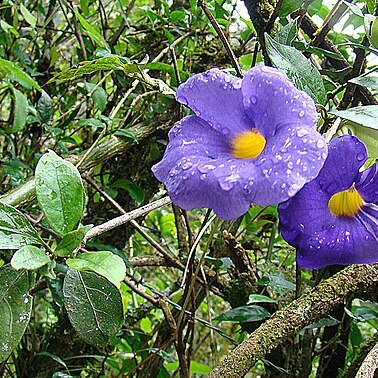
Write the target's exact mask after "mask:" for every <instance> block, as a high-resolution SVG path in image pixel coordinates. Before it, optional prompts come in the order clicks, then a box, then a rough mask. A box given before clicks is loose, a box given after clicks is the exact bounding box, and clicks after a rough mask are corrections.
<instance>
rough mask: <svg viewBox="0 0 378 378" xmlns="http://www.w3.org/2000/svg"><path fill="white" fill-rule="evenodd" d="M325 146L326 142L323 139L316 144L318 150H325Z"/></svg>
mask: <svg viewBox="0 0 378 378" xmlns="http://www.w3.org/2000/svg"><path fill="white" fill-rule="evenodd" d="M324 146H325V143H324V140H323V139H319V140H318V141H317V142H316V147H318V148H323V147H324Z"/></svg>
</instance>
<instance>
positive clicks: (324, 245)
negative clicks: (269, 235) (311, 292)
mask: <svg viewBox="0 0 378 378" xmlns="http://www.w3.org/2000/svg"><path fill="white" fill-rule="evenodd" d="M366 158H367V153H366V148H365V145H364V144H363V143H362V142H361V141H359V140H358V139H357V138H356V137H352V136H349V135H348V136H343V137H339V138H336V139H334V140H333V141H332V142H331V143H330V145H329V153H328V157H327V159H326V161H325V163H324V166H323V168H322V169H321V171H320V173H319V175H318V177H317V178H316V179H314V180H313V181H311V182H309V183H308V184H306V185H305V186H304V187H303V189H301V190H300V191H299V192H298V193H297V194H296V195H295V196H294V197H293V198H291V199H289V200H288V201H286V202H284V203H282V204H280V205H279V207H278V211H279V215H280V229H281V233H282V236H283V237H284V239H285V240H286V241H287V242H288V243H290V244H292V245H293V246H295V247H296V248H297V261H298V264H299V265H300V266H302V267H304V268H311V269H317V268H321V267H324V266H327V265H333V264H340V265H347V264H370V263H374V262H377V261H378V206H376V205H375V204H374V202H377V201H378V165H377V163H376V164H374V165H372V166H371V167H370V168H368V169H366V170H365V171H362V172H360V168H361V167H362V166H363V165H364V163H365V161H366Z"/></svg>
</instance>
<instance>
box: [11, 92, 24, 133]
mask: <svg viewBox="0 0 378 378" xmlns="http://www.w3.org/2000/svg"><path fill="white" fill-rule="evenodd" d="M12 91H13V97H14V113H13V126H12V127H10V128H9V129H7V132H10V133H17V132H20V131H23V130H24V127H25V125H26V116H27V115H28V111H29V109H28V100H27V98H26V96H25V95H24V94H23V93H22V92H20V91H19V90H18V89H16V88H12Z"/></svg>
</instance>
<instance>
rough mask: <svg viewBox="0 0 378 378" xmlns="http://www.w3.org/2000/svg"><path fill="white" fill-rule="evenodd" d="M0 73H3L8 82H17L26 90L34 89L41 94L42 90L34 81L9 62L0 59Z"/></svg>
mask: <svg viewBox="0 0 378 378" xmlns="http://www.w3.org/2000/svg"><path fill="white" fill-rule="evenodd" d="M0 72H1V73H4V74H5V75H6V76H7V77H8V78H9V79H10V80H16V81H18V82H19V83H20V84H21V85H22V86H24V87H26V88H27V89H30V88H35V89H37V90H39V91H40V92H42V88H41V87H40V86H39V84H38V83H37V82H36V81H35V80H33V79H32V78H31V77H30V76H29V75H28V74H27V73H25V72H24V71H22V70H21V69H20V68H18V67H17V66H16V65H15V64H14V63H12V62H10V61H9V60H5V59H1V58H0Z"/></svg>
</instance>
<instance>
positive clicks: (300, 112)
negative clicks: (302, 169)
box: [242, 65, 317, 138]
mask: <svg viewBox="0 0 378 378" xmlns="http://www.w3.org/2000/svg"><path fill="white" fill-rule="evenodd" d="M242 91H243V97H244V106H245V109H246V112H247V114H248V116H249V118H250V119H251V120H253V121H254V122H255V124H256V127H257V129H258V130H259V131H260V132H261V133H262V134H263V135H264V136H265V137H266V138H268V137H269V136H270V135H274V134H275V133H276V132H277V130H278V129H280V128H281V127H284V125H283V124H288V123H290V124H298V125H307V126H310V127H313V126H314V125H315V122H316V117H317V116H316V109H315V104H314V101H313V100H312V99H311V98H310V96H308V95H307V93H305V92H303V91H300V90H299V89H297V88H295V87H294V85H293V84H292V83H291V81H289V79H288V78H287V76H286V75H285V74H284V73H283V72H282V71H280V70H277V69H275V68H272V67H266V66H263V65H259V66H256V67H254V68H252V69H250V70H249V71H248V72H247V73H246V75H245V77H244V79H243V84H242Z"/></svg>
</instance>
